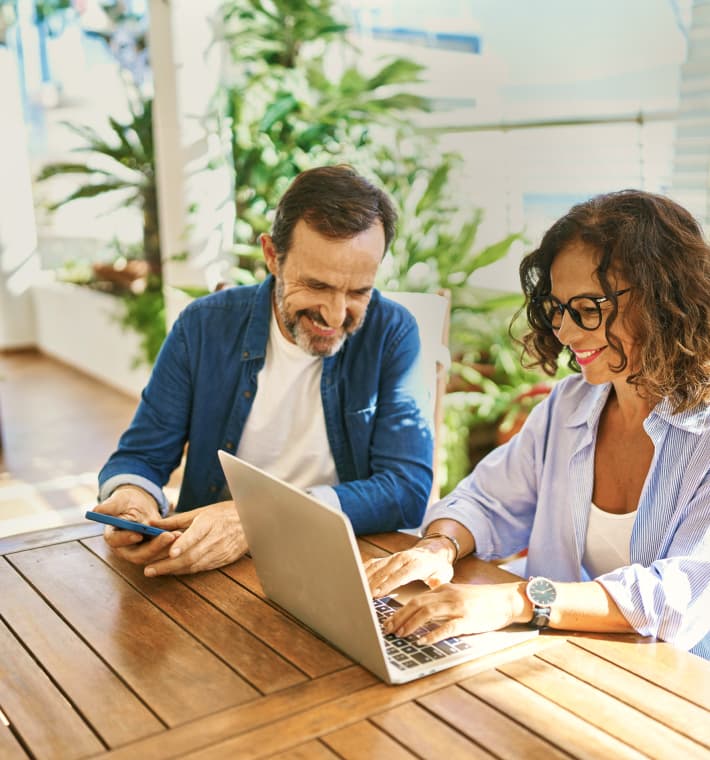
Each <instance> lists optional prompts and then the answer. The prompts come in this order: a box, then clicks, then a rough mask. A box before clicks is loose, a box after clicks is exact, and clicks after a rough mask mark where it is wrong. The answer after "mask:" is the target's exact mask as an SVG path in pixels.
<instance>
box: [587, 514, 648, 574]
mask: <svg viewBox="0 0 710 760" xmlns="http://www.w3.org/2000/svg"><path fill="white" fill-rule="evenodd" d="M591 506H592V509H591V511H590V513H589V525H588V527H587V541H586V544H585V546H584V557H583V558H582V566H583V567H584V569H585V570H586V571H587V573H588V574H589V577H590V578H596V577H597V576H599V575H603V574H604V573H608V572H611V571H612V570H616V568H617V567H626V565H628V564H629V562H630V561H631V559H630V555H629V552H630V546H631V531H632V530H633V527H634V520H636V510H634V511H633V512H628V513H626V514H623V515H617V514H614V513H613V512H605V511H604V510H603V509H599V507H598V506H597V505H596V504H594V503H592V505H591Z"/></svg>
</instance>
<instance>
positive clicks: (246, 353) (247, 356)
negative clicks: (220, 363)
mask: <svg viewBox="0 0 710 760" xmlns="http://www.w3.org/2000/svg"><path fill="white" fill-rule="evenodd" d="M242 357H243V358H244V359H248V358H249V352H248V351H244V352H243V353H242Z"/></svg>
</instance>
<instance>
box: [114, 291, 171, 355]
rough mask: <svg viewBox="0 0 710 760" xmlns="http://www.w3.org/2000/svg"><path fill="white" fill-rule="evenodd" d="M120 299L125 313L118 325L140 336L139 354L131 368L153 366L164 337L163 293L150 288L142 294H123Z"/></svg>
mask: <svg viewBox="0 0 710 760" xmlns="http://www.w3.org/2000/svg"><path fill="white" fill-rule="evenodd" d="M122 298H123V304H124V309H125V311H124V314H123V317H122V318H121V319H120V323H121V325H123V327H124V328H127V329H130V330H134V331H135V332H137V333H138V334H139V335H140V336H141V340H140V347H141V354H140V355H139V356H136V357H134V359H133V365H132V366H133V367H137V366H139V365H140V364H143V363H147V364H148V365H153V363H154V362H155V360H156V358H157V356H158V351H160V347H161V346H162V345H163V341H164V340H165V335H166V329H165V299H164V298H163V291H162V289H156V288H151V289H147V290H145V291H144V292H143V293H130V292H128V293H125V294H124V295H123V296H122Z"/></svg>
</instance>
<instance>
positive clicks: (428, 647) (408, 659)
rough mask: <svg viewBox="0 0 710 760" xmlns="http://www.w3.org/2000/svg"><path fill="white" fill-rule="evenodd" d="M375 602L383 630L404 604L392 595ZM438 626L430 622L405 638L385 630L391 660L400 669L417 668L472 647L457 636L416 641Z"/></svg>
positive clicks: (387, 649)
mask: <svg viewBox="0 0 710 760" xmlns="http://www.w3.org/2000/svg"><path fill="white" fill-rule="evenodd" d="M373 604H374V605H375V612H376V613H377V619H378V621H379V623H380V630H382V626H383V625H384V622H385V620H387V618H388V617H389V616H390V615H392V614H393V613H394V612H395V611H396V610H397V609H398V608H400V607H401V606H402V605H401V604H400V603H399V602H398V601H396V600H395V599H393V598H392V597H390V596H383V597H381V598H380V599H373ZM436 627H437V625H436V623H429V624H428V625H427V626H425V627H424V628H419V629H418V630H416V631H415V632H414V633H413V634H410V635H409V636H406V637H405V638H399V637H398V636H395V635H394V634H393V633H388V634H385V633H384V631H383V635H384V639H385V649H386V651H387V657H388V658H389V660H390V662H391V663H392V664H393V665H394V666H395V667H396V668H399V670H407V669H408V668H415V667H417V666H418V665H425V664H426V663H429V662H435V661H436V660H441V659H442V658H443V657H448V656H450V655H452V654H456V653H457V652H463V651H464V650H466V649H469V648H470V645H469V644H467V643H466V642H465V641H461V639H459V638H457V637H456V636H452V637H451V638H448V639H443V640H442V641H437V642H436V643H435V644H417V643H416V641H415V640H416V638H417V637H418V636H421V635H422V634H424V633H426V632H427V631H433V630H434V629H435V628H436Z"/></svg>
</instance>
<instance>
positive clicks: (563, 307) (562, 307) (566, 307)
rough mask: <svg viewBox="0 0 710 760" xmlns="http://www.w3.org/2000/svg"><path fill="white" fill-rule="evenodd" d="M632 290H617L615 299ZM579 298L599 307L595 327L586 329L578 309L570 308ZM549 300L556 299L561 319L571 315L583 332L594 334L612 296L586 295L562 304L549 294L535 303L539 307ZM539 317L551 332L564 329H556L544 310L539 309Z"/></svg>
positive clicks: (556, 308)
mask: <svg viewBox="0 0 710 760" xmlns="http://www.w3.org/2000/svg"><path fill="white" fill-rule="evenodd" d="M630 290H631V288H623V290H616V291H614V293H613V296H614V298H618V297H619V296H623V295H624V293H628V292H629V291H630ZM579 298H586V299H587V300H588V301H592V303H594V305H595V306H596V307H597V317H598V319H599V322H598V323H597V324H596V326H595V327H585V326H584V325H583V324H582V317H581V316H580V313H579V311H578V310H577V309H575V308H573V307H572V306H570V304H571V303H572V301H574V300H576V299H579ZM548 299H554V300H555V301H557V305H556V306H555V311H556V312H559V314H560V317H564V314H565V311H567V313H568V314H569V315H570V317H571V318H572V321H573V322H574V323H575V325H577V327H579V328H580V329H582V330H586V331H587V332H593V331H594V330H598V329H599V327H600V326H601V324H602V321H603V316H602V310H601V304H603V303H604V301H609V300H611V296H585V295H579V296H572V298H570V299H569V300H568V301H567V302H566V303H562V301H560V300H559V299H558V298H555V296H553V295H552V294H548V295H546V296H538V297H537V298H534V299H533V303H534V304H536V305H539V304H540V303H541V302H542V301H543V300H548ZM538 313H539V316H540V319H541V320H542V322H543V324H544V325H545V326H546V327H547V328H548V329H550V330H559V329H560V327H562V324H560V325H559V327H555V326H554V325H553V324H552V322H551V321H550V320H549V319H548V318H547V315H546V314H544V313H543V311H542V309H539V312H538ZM553 314H554V312H553Z"/></svg>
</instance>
